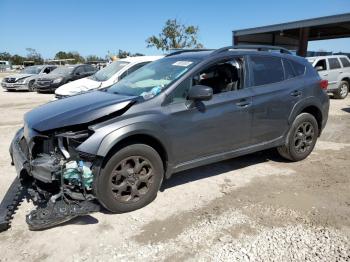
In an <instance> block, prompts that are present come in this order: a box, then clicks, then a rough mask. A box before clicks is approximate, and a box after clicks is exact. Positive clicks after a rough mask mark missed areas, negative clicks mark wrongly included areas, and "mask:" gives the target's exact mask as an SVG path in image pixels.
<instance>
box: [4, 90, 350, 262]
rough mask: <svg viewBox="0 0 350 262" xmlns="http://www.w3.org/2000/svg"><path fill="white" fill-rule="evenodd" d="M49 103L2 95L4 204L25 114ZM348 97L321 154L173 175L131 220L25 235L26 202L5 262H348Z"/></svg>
mask: <svg viewBox="0 0 350 262" xmlns="http://www.w3.org/2000/svg"><path fill="white" fill-rule="evenodd" d="M52 98H53V96H52V95H43V94H36V93H26V92H14V93H12V92H4V91H1V92H0V108H1V110H0V139H1V141H2V143H0V168H1V170H2V172H1V174H0V181H1V182H0V198H2V197H3V195H4V193H5V191H6V189H7V187H8V186H9V184H10V183H11V181H12V179H13V178H14V177H15V170H14V168H13V167H12V166H10V157H9V154H8V147H9V144H10V141H11V139H12V137H13V135H14V133H15V131H16V130H17V129H18V128H19V127H20V126H21V123H22V117H23V114H24V113H25V112H26V111H28V110H30V109H31V108H33V107H35V106H37V105H39V104H42V103H45V102H48V101H50V100H51V99H52ZM349 130H350V98H348V99H345V100H333V99H332V100H331V108H330V116H329V122H328V124H327V127H326V129H325V130H324V133H323V134H322V136H321V138H320V139H319V140H318V142H317V145H316V148H315V150H314V152H313V153H312V154H311V155H310V157H309V158H307V159H306V160H304V161H301V162H298V163H289V162H286V161H284V160H283V159H281V158H280V157H278V156H277V154H276V153H275V152H274V151H273V150H267V151H264V152H259V153H255V154H251V155H248V156H244V157H239V158H236V159H232V160H229V161H224V162H220V163H217V164H213V165H209V166H205V167H201V168H196V169H193V170H190V171H186V172H182V173H180V174H176V175H174V176H173V177H172V179H171V180H169V181H166V182H165V184H164V186H163V187H162V190H161V192H159V194H158V197H157V199H156V200H155V201H154V202H153V203H151V204H150V205H148V206H147V207H145V208H143V209H141V210H137V211H134V212H131V213H127V214H120V215H111V214H107V213H96V214H93V215H91V216H85V217H81V218H78V219H75V220H73V221H71V222H68V223H66V224H64V225H62V226H59V227H56V228H53V229H50V230H46V231H40V232H31V231H28V229H27V226H26V224H25V221H24V219H25V214H27V213H28V212H29V211H30V210H31V208H32V206H31V204H30V203H23V204H22V206H21V207H20V209H19V211H18V213H17V215H16V216H15V219H14V221H13V226H12V228H11V229H10V230H9V231H7V232H4V233H1V234H0V253H1V256H0V261H1V262H2V261H22V260H26V261H183V260H189V261H236V260H238V261H288V260H293V261H350V219H349V217H350V190H349V188H350V172H349V169H350V161H349V160H350V136H349V135H348V134H349Z"/></svg>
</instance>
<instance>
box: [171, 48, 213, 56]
mask: <svg viewBox="0 0 350 262" xmlns="http://www.w3.org/2000/svg"><path fill="white" fill-rule="evenodd" d="M173 50H175V52H172V53H170V54H167V55H166V56H172V55H178V54H181V53H186V52H200V51H213V49H207V48H194V49H173ZM170 51H171V49H170Z"/></svg>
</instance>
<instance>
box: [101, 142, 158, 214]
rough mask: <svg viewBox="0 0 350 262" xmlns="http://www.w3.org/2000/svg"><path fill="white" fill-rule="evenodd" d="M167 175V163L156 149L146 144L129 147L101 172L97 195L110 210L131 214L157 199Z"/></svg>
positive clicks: (109, 162)
mask: <svg viewBox="0 0 350 262" xmlns="http://www.w3.org/2000/svg"><path fill="white" fill-rule="evenodd" d="M163 173H164V168H163V162H162V160H161V158H160V156H159V154H158V153H157V151H156V150H154V149H153V148H152V147H150V146H148V145H144V144H133V145H129V146H126V147H124V148H123V149H121V150H119V151H118V152H117V153H116V154H114V155H113V156H112V157H111V158H110V159H109V160H108V162H107V163H106V165H105V166H104V167H103V168H102V169H101V172H100V175H99V176H98V177H97V179H96V181H95V194H96V197H97V199H98V200H99V202H100V203H101V204H102V205H103V206H104V207H105V208H107V209H108V210H109V211H111V212H113V213H123V212H130V211H133V210H136V209H139V208H141V207H144V206H146V205H147V204H149V203H150V202H152V201H153V200H154V199H155V198H156V196H157V193H158V190H159V188H160V185H161V183H162V180H163V175H164V174H163Z"/></svg>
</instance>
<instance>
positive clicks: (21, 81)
mask: <svg viewBox="0 0 350 262" xmlns="http://www.w3.org/2000/svg"><path fill="white" fill-rule="evenodd" d="M24 81H26V79H25V78H22V79H20V80H17V81H16V83H18V84H23V83H24Z"/></svg>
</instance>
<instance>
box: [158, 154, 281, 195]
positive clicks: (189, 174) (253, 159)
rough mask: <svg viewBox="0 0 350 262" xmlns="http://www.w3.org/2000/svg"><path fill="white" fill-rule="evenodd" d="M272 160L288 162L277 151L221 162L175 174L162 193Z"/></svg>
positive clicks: (164, 185) (165, 184)
mask: <svg viewBox="0 0 350 262" xmlns="http://www.w3.org/2000/svg"><path fill="white" fill-rule="evenodd" d="M270 160H271V161H275V162H286V160H284V159H283V158H282V157H280V156H279V155H278V154H277V152H276V150H275V149H270V150H265V151H261V152H257V153H254V154H250V155H246V156H241V157H237V158H233V159H229V160H225V161H221V162H218V163H215V164H210V165H206V166H201V167H197V168H194V169H191V170H186V171H183V172H179V173H177V174H174V175H173V176H172V177H171V178H170V179H168V180H165V181H164V182H163V185H162V187H161V189H160V191H164V190H166V189H168V188H172V187H176V186H179V185H183V184H186V183H189V182H193V181H197V180H201V179H205V178H208V177H213V176H217V175H220V174H223V173H226V172H230V171H234V170H238V169H241V168H244V167H248V166H252V165H256V164H260V163H264V162H268V161H270Z"/></svg>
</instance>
